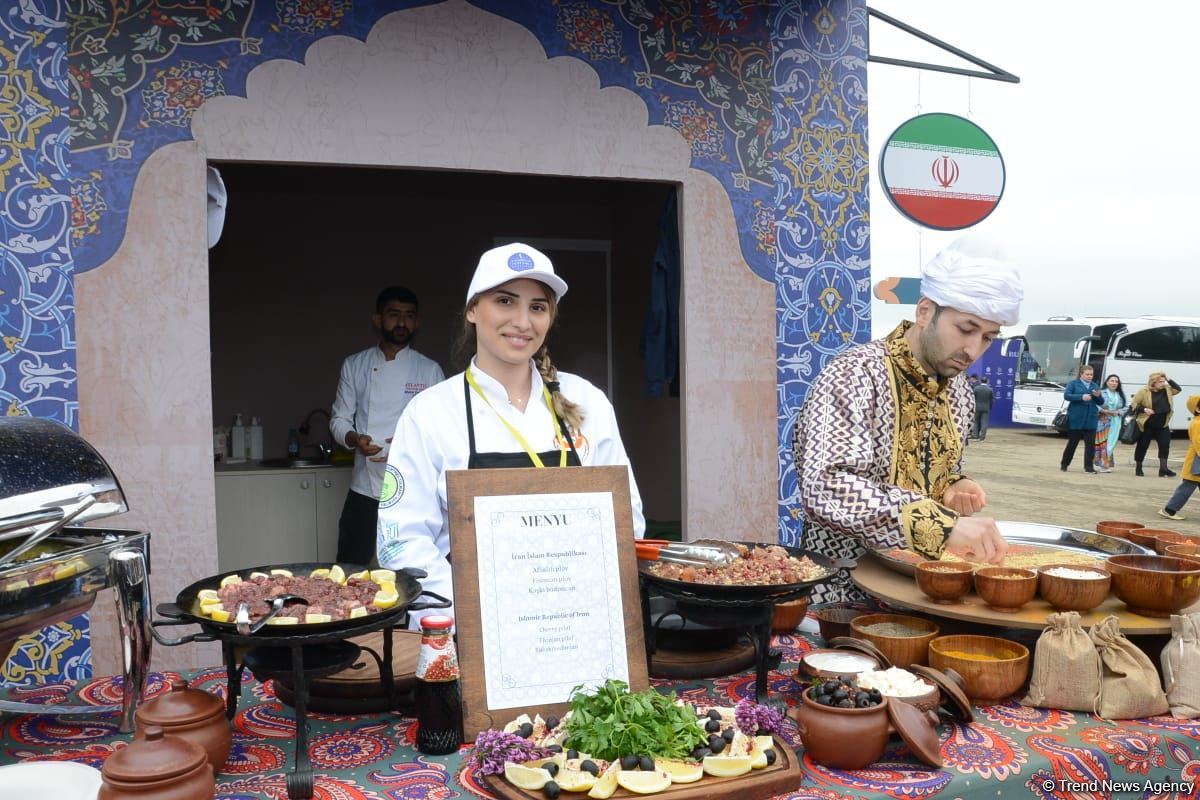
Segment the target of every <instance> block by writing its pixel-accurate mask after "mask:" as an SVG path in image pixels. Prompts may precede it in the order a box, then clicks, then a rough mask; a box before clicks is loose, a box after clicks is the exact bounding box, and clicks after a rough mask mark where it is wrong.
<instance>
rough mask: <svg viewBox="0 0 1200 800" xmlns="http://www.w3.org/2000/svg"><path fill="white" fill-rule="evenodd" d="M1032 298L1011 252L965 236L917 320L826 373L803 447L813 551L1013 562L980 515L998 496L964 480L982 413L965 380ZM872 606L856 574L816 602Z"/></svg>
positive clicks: (802, 424) (942, 258)
mask: <svg viewBox="0 0 1200 800" xmlns="http://www.w3.org/2000/svg"><path fill="white" fill-rule="evenodd" d="M1023 296H1024V292H1023V290H1022V288H1021V277H1020V275H1019V274H1018V272H1017V270H1016V269H1015V268H1014V267H1013V266H1012V265H1011V264H1009V263H1008V262H1007V261H1005V260H1004V259H1003V256H1002V255H1001V254H1000V253H999V250H998V249H997V248H996V247H995V246H994V245H992V244H990V243H988V242H986V241H984V240H981V239H977V238H970V237H964V238H962V239H959V240H957V241H955V242H954V243H953V244H952V245H950V247H948V248H947V249H945V250H943V251H942V252H940V253H938V254H937V255H936V256H935V257H934V258H933V259H932V260H931V261H930V262H929V263H928V264H926V265H925V268H924V269H923V270H922V273H921V299H920V300H919V301H918V303H917V307H916V318H915V321H913V322H907V321H906V322H902V323H901V324H900V326H899V327H897V328H896V329H895V330H894V331H892V332H891V333H890V334H888V336H887V337H885V338H883V339H877V340H875V341H873V342H868V343H867V344H864V345H860V346H858V347H854V348H852V349H850V350H847V351H846V352H844V353H840V354H838V355H837V356H836V357H835V358H834V359H833V360H831V361H830V362H829V363H828V364H827V365H826V366H825V368H824V369H822V370H821V372H820V374H819V375H818V376H817V379H816V380H815V381H814V382H813V385H812V389H811V390H810V392H809V395H808V400H807V401H806V402H805V404H804V408H803V409H802V410H801V412H800V415H799V417H798V419H797V422H796V429H795V434H794V438H793V455H794V458H795V465H796V475H797V478H798V480H799V483H800V499H801V503H802V506H803V509H804V516H805V530H804V546H805V547H806V548H809V549H811V550H815V551H817V552H819V553H823V554H825V555H828V556H831V557H833V558H853V559H857V558H859V557H861V556H862V555H863V554H864V553H865V552H866V550H867V548H871V549H873V550H886V549H891V548H903V549H908V550H912V551H914V552H916V553H918V554H920V555H921V556H923V557H925V558H927V559H937V558H940V557H941V556H942V553H943V552H944V551H946V550H949V551H951V552H953V553H956V554H957V555H960V556H963V557H965V558H967V559H969V560H972V561H986V562H992V563H995V562H999V561H1001V560H1002V559H1003V558H1004V554H1005V552H1006V550H1007V543H1006V542H1005V540H1004V537H1003V536H1002V535H1001V533H1000V530H999V528H998V527H997V526H996V522H995V520H994V519H991V518H990V517H983V516H974V515H975V514H977V513H978V512H979V511H981V510H983V508H984V506H985V505H986V503H987V495H986V494H985V492H984V490H983V488H982V487H981V486H980V485H979V484H977V483H976V482H975V481H973V480H971V479H970V478H968V477H966V476H965V475H963V474H962V471H961V466H962V454H963V449H964V448H965V446H966V440H967V434H968V433H969V432H970V430H971V428H972V426H973V425H974V411H975V397H974V394H973V392H972V390H971V387H970V385H969V383H968V381H967V377H966V375H965V372H966V370H967V369H968V368H969V367H970V366H971V364H973V363H974V362H975V361H976V359H978V358H979V357H980V356H982V355H983V353H984V351H986V350H987V348H988V346H989V345H990V344H991V343H992V342H993V341H994V340H995V339H996V338H997V337H998V336H999V335H1000V326H1001V325H1015V324H1016V322H1017V318H1018V314H1019V311H1020V304H1021V299H1022V298H1023ZM863 598H864V595H863V594H862V593H861V592H859V591H858V590H857V589H856V588H855V587H854V586H853V585H852V584H851V583H850V582H849V580H848V578H846V577H845V574H844V573H842V574H841V575H839V577H838V578H836V579H834V580H833V581H830V582H829V583H827V584H824V585H822V586H818V587H817V588H816V589H815V590H814V592H813V599H814V600H815V601H816V602H838V601H844V600H860V599H863Z"/></svg>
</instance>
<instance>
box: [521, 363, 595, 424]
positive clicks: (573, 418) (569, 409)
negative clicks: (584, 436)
mask: <svg viewBox="0 0 1200 800" xmlns="http://www.w3.org/2000/svg"><path fill="white" fill-rule="evenodd" d="M533 363H534V364H536V365H537V370H538V373H539V374H540V375H541V376H542V382H543V383H545V384H546V389H547V390H548V391H549V392H550V401H551V403H552V404H553V405H554V413H556V414H558V416H559V417H561V418H562V421H563V422H565V423H566V424H567V427H568V428H570V429H571V430H572V431H578V430H579V429H580V427H581V426H582V425H583V407H582V406H580V405H579V404H578V403H573V402H571V401H570V400H568V399H567V398H565V397H563V393H562V392H561V391H560V390H559V388H558V370H557V369H555V367H554V364H553V363H552V362H551V361H550V350H549V348H547V347H546V345H545V344H543V345H542V347H541V349H540V350H538V351H537V354H535V355H534V357H533Z"/></svg>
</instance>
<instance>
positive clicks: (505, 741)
mask: <svg viewBox="0 0 1200 800" xmlns="http://www.w3.org/2000/svg"><path fill="white" fill-rule="evenodd" d="M552 755H554V754H553V753H552V752H550V751H549V750H547V749H546V748H544V747H537V746H536V745H534V744H533V743H532V742H530V741H529V740H528V739H522V738H521V737H520V736H517V735H516V734H513V733H505V732H504V731H493V730H487V731H482V732H481V733H480V734H479V735H478V736H476V737H475V750H474V751H473V752H472V757H473V758H474V759H475V761H476V762H477V763H478V764H479V767H480V770H479V771H480V772H482V773H483V774H484V775H502V774H503V773H504V762H505V761H515V762H517V763H524V762H526V761H532V760H533V759H535V758H549V757H550V756H552Z"/></svg>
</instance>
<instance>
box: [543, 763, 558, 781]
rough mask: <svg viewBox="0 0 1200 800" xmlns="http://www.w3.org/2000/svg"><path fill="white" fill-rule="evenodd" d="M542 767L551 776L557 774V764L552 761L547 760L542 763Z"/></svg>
mask: <svg viewBox="0 0 1200 800" xmlns="http://www.w3.org/2000/svg"><path fill="white" fill-rule="evenodd" d="M542 769H544V770H546V772H549V773H550V777H551V778H553V777H554V776H555V775H557V774H558V764H556V763H554V762H553V761H547V762H546V763H545V764H542Z"/></svg>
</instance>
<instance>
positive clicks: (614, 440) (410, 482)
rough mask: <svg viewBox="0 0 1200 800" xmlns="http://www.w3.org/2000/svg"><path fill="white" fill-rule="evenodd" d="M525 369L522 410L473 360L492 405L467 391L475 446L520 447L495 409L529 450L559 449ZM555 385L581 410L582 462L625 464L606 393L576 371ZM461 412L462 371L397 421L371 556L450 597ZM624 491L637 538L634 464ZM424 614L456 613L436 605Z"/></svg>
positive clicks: (462, 464) (537, 387) (640, 525)
mask: <svg viewBox="0 0 1200 800" xmlns="http://www.w3.org/2000/svg"><path fill="white" fill-rule="evenodd" d="M530 372H531V373H532V376H533V382H532V386H531V392H530V397H531V399H530V400H529V402H528V403H527V404H526V406H525V411H524V413H522V412H521V411H518V410H517V409H516V408H514V407H513V406H512V405H511V404H509V402H508V393H507V392H506V390H505V389H504V386H503V385H502V384H501V383H500V382H499V381H497V380H496V379H495V378H492V377H491V376H490V375H488V374H486V373H485V372H483V371H482V370H480V369H479V367H478V366H476V365H475V363H474V362H473V361H472V364H471V375H472V376H473V377H474V378H475V381H476V382H477V383H478V384H479V388H480V389H481V390H482V391H483V393H484V394H485V395H486V396H487V399H488V402H490V403H491V407H490V408H489V407H488V405H487V404H486V403H484V402H483V400H482V398H480V397H479V395H478V394H476V393H475V391H474V390H473V389H472V390H471V406H472V409H473V411H474V421H475V449H476V452H480V453H513V452H521V450H522V448H521V445H520V444H519V443H518V442H517V441H516V440H515V439H514V438H513V435H512V432H511V431H509V430H508V428H506V427H505V426H504V424H503V423H502V422H501V421H500V419H499V416H498V415H501V414H502V415H503V416H504V419H506V420H508V423H509V424H510V425H512V426H513V427H514V428H516V429H517V430H518V431H520V433H521V435H522V436H524V437H525V439H526V441H527V442H529V446H530V447H531V448H532V449H533V451H534V452H535V453H542V452H545V451H547V450H555V451H557V450H558V449H559V445H558V444H556V443H555V441H554V440H555V437H556V434H557V428H556V426H555V424H554V416H553V414H551V412H550V409H548V408H547V407H546V402H545V398H544V397H543V395H542V376H541V374H539V373H538V371H537V368H536V367H534V366H533V362H532V361H531V362H530ZM558 384H559V387H560V389H561V391H562V394H563V396H564V397H566V398H567V399H568V400H570V401H572V402H574V403H577V404H579V405H580V406H581V407H582V408H583V412H584V419H583V425H582V427H581V430H580V431H579V432H578V433H577V434H576V435H575V442H574V443H575V450H576V452H578V453H579V461H580V464H581V465H582V466H585V467H595V466H609V465H615V464H624V465H626V466H627V467H628V465H629V456H627V455H626V454H625V445H624V444H622V443H621V434H620V432H619V431H618V430H617V420H616V416H615V414H614V413H613V407H612V404H611V403H609V401H608V397H607V396H605V394H604V392H602V391H600V390H599V389H598V388H596V387H595V386H593V385H592V384H591V383H589V382H588V381H586V380H584V379H583V378H581V377H579V376H578V375H571V374H570V373H566V372H559V373H558ZM466 414H467V412H466V398H465V397H464V396H463V373H461V372H460V373H458V374H457V375H455V376H454V377H452V378H450V379H448V380H445V381H443V382H442V383H439V384H438V385H437V386H434V387H432V388H430V389H428V390H426V391H424V392H422V393H421V394H420V395H419V396H417V397H414V398H413V399H412V402H411V403H409V405H408V408H407V409H406V410H405V412H404V414H402V415H401V417H400V422H399V423H397V425H396V432H395V436H394V438H393V439H392V449H391V452H390V453H389V454H388V463H387V471H388V472H389V473H390V474H391V477H392V478H393V479H394V481H389V484H388V488H387V490H386V492H385V495H384V496H383V497H381V498H380V501H379V532H378V541H377V543H376V554H377V556H378V558H379V563H380V565H381V566H383V567H386V568H388V569H399V568H401V567H417V568H419V569H423V570H425V571H426V572H428V573H429V577H427V578H425V579H423V580H422V581H421V584H422V586H423V587H424V588H425V589H428V590H429V591H432V592H437V593H438V594H440V595H442V596H443V597H446V598H450V599H453V598H454V587H453V583H452V581H451V574H450V562H448V561H447V560H446V556H447V555H448V554H449V553H450V525H449V518H448V514H447V504H446V472H447V471H448V470H454V469H466V468H467V460H468V458H469V457H470V444H469V443H468V440H467V417H466ZM553 463H554V464H555V467H554V468H555V469H557V468H559V467H557V464H558V461H557V459H555V460H554V462H553ZM531 466H532V465H531ZM548 468H549V467H548ZM629 497H630V500H632V502H633V535H634V536H635V537H636V538H638V539H640V538H642V536H643V535H644V534H645V532H646V520H645V517H644V516H643V515H642V497H641V495H640V494H639V493H638V488H637V483H636V482H635V481H634V478H633V470H632V469H630V471H629ZM429 613H432V614H439V613H451V614H453V613H454V612H453V609H451V610H450V611H449V612H446V611H443V610H440V609H439V610H437V611H430V612H429ZM422 616H424V614H422V613H421V612H415V613H414V614H413V615H412V621H411V623H410V624H411V626H412V627H414V628H416V627H417V622H418V621H419V620H420V618H421V617H422Z"/></svg>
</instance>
